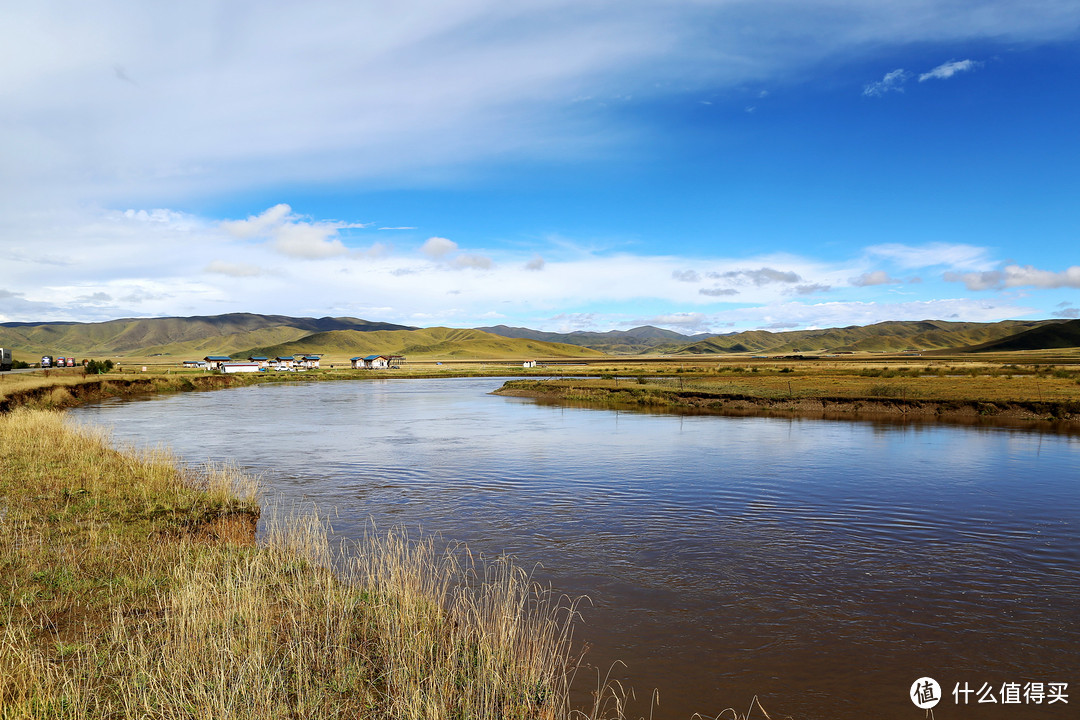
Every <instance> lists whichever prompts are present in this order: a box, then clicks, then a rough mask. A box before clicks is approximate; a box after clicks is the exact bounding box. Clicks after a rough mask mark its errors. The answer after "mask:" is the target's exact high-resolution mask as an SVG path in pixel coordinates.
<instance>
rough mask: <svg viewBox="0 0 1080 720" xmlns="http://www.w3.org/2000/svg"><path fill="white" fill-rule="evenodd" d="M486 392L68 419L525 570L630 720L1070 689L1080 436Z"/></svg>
mask: <svg viewBox="0 0 1080 720" xmlns="http://www.w3.org/2000/svg"><path fill="white" fill-rule="evenodd" d="M500 384H501V383H500V382H499V381H497V380H491V379H484V380H452V381H451V380H436V381H432V380H417V381H409V380H398V381H384V382H350V383H326V384H311V385H306V384H298V385H284V386H257V387H250V388H241V389H235V390H228V391H218V392H214V393H188V394H184V395H176V396H168V397H154V398H150V399H147V400H145V401H136V402H132V401H113V402H108V403H103V404H102V405H100V406H97V407H87V408H81V409H79V410H76V411H74V414H75V415H76V416H77V417H79V418H82V419H84V420H88V421H94V422H101V423H105V424H109V425H112V426H114V428H115V434H116V437H117V439H118V440H125V441H128V440H129V441H133V442H137V443H146V444H157V443H161V442H164V443H167V444H168V445H170V446H171V447H172V448H173V449H174V450H175V451H176V452H178V453H179V454H180V455H181V456H183V457H184V458H187V459H189V460H191V461H193V462H201V461H203V460H205V459H207V458H211V459H226V458H230V459H233V460H235V461H237V462H239V463H241V464H242V465H244V466H246V467H248V468H251V469H253V470H255V471H257V472H259V473H260V474H261V475H262V477H263V478H264V482H265V484H266V485H267V486H268V490H269V491H270V492H271V493H276V492H283V493H285V494H286V495H288V496H291V497H298V498H301V497H302V498H305V499H307V500H311V501H314V502H316V503H317V504H318V505H320V506H321V507H323V508H331V507H333V508H336V509H337V520H336V521H335V527H336V530H337V531H338V532H339V533H341V534H343V535H359V534H361V533H362V532H363V530H364V529H365V527H366V525H367V522H368V520H369V518H373V519H374V520H375V521H376V522H377V523H378V524H379V525H381V526H386V525H388V524H392V523H399V522H400V523H405V524H407V525H409V526H412V527H415V526H422V527H423V528H425V529H426V530H428V531H438V532H441V533H442V534H443V535H444V536H445V537H447V538H451V539H455V540H464V541H466V542H468V543H469V545H470V546H471V547H472V548H473V549H474V550H478V551H481V552H485V553H489V554H490V553H499V552H509V553H512V554H514V555H516V556H517V557H518V559H519V561H520V562H521V563H522V564H525V565H527V566H531V565H533V564H534V563H538V562H539V563H543V565H544V568H545V569H544V571H543V573H544V576H545V577H547V578H549V579H550V580H551V582H553V583H554V584H555V585H556V586H557V587H558V588H559V589H561V590H564V591H566V592H568V593H569V594H572V595H575V596H576V595H580V594H585V595H588V596H589V597H590V598H591V599H592V607H591V609H586V610H585V611H584V624H583V626H582V627H581V628H580V629H579V631H578V637H579V638H580V639H582V640H587V641H589V642H590V643H591V644H592V645H593V649H592V651H591V653H590V658H591V660H592V662H593V663H595V664H596V665H598V666H599V667H601V668H603V669H604V670H606V669H607V667H608V665H609V664H610V663H611V662H613V661H614V660H615V659H621V660H623V661H624V662H626V663H627V664H628V666H629V667H628V668H627V669H626V670H625V671H622V670H620V671H619V677H621V678H623V679H626V680H628V681H629V682H631V683H633V684H634V685H635V686H636V687H637V689H638V694H639V696H640V697H641V698H642V699H643V702H642V703H641V704H640V706H639V707H638V708H637V711H638V712H639V713H640V714H644V715H647V714H648V707H647V702H645V699H646V698H647V697H648V695H649V692H650V691H651V689H652V688H653V687H659V689H660V693H661V705H660V707H659V708H658V709H657V710H656V711H655V712H654V717H656V718H665V717H673V718H674V717H688V716H689V715H690V714H691V713H693V712H698V711H700V712H703V713H710V714H714V715H715V714H716V713H719V712H720V711H721V710H722V709H723V708H724V707H727V706H729V705H736V706H739V708H740V709H745V706H747V705H748V704H749V700H750V698H751V697H752V696H753V695H755V694H758V695H761V696H763V699H764V700H765V705H766V708H768V709H769V711H770V713H773V714H774V716H775V715H776V714H791V715H795V716H801V717H833V718H836V717H839V718H848V717H850V718H855V717H858V718H863V717H868V716H872V717H882V718H888V717H897V718H900V717H903V718H910V717H913V715H912V713H913V712H919V711H918V710H917V709H916V708H915V707H914V706H913V705H912V704H911V703H910V702H908V701H907V699H906V693H907V689H908V687H909V686H910V684H911V682H912V681H913V680H914V679H915V678H918V677H920V676H923V675H931V676H934V677H936V678H937V679H938V680H939V682H941V683H942V686H943V687H945V686H947V687H948V688H951V687H952V683H953V682H959V681H963V680H968V681H969V682H976V681H978V682H980V683H981V682H984V681H986V682H991V681H994V680H995V679H997V682H1004V681H1020V682H1023V681H1027V680H1034V681H1045V682H1051V681H1055V682H1057V681H1060V682H1069V681H1071V682H1073V683H1075V688H1080V659H1078V655H1077V650H1076V648H1077V647H1080V623H1078V622H1077V620H1080V612H1078V609H1080V608H1078V605H1077V600H1076V597H1077V590H1078V589H1080V571H1078V567H1080V565H1078V562H1077V561H1078V560H1080V543H1078V542H1077V540H1078V539H1080V492H1078V489H1077V477H1078V473H1077V470H1078V468H1080V463H1078V461H1077V458H1078V455H1077V452H1078V450H1080V440H1078V439H1077V438H1075V437H1066V436H1044V435H1041V434H1038V433H1030V432H1018V431H1007V430H1000V429H993V430H988V429H976V428H962V427H953V426H936V425H896V424H887V423H880V422H877V423H851V422H847V423H841V422H829V421H808V420H789V419H769V418H731V417H707V416H691V417H679V416H667V415H646V414H637V413H627V412H614V411H596V410H588V409H576V408H564V407H556V406H547V405H537V404H535V403H532V402H529V401H524V400H520V399H514V398H500V397H495V396H491V395H488V394H487V393H488V392H489V391H490V390H492V389H494V388H496V387H498V386H499V385H500ZM950 701H951V698H950ZM1067 707H1068V706H1066V709H1067ZM953 709H954V710H959V708H953ZM1001 710H1003V709H1002V708H997V709H994V708H984V707H980V708H978V713H977V715H978V717H979V718H992V717H1004V714H1000V715H998V714H995V713H996V712H998V711H1001ZM1005 710H1011V712H1012V715H1011V716H1014V715H1015V708H1012V709H1009V708H1005ZM1023 710H1024V712H1023V715H1024V717H1064V716H1065V714H1066V713H1064V712H1062V711H1061V710H1062V709H1061V708H1060V706H1057V707H1054V708H1050V707H1047V706H1043V707H1038V708H1035V707H1025V708H1024V709H1023ZM1039 713H1043V714H1042V715H1040V714H1039Z"/></svg>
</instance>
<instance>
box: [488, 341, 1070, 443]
mask: <svg viewBox="0 0 1080 720" xmlns="http://www.w3.org/2000/svg"><path fill="white" fill-rule="evenodd" d="M498 393H499V394H503V395H515V396H522V397H533V398H537V399H540V400H545V401H549V402H562V403H573V404H578V405H585V406H610V407H624V408H639V409H654V410H664V411H674V412H693V413H717V414H727V415H784V416H802V417H835V418H856V417H869V416H881V415H888V416H897V417H903V418H911V419H916V418H919V419H926V420H930V419H933V420H947V421H958V422H972V421H974V422H979V423H983V424H993V423H998V424H1008V425H1016V424H1029V425H1038V426H1041V427H1045V428H1052V429H1057V430H1060V431H1063V432H1080V365H1077V364H1055V363H1049V362H1040V363H1035V364H1030V363H1029V364H1024V365H1021V364H1017V363H991V362H985V361H981V360H980V361H978V362H970V361H967V362H965V361H962V360H945V361H931V362H927V361H919V362H916V361H914V360H908V359H906V358H905V359H901V360H894V361H893V362H892V363H890V362H889V361H878V362H854V361H846V362H841V361H836V360H823V361H793V362H788V363H784V362H782V361H781V362H778V361H752V360H749V361H743V362H736V361H728V362H724V363H701V362H696V363H695V362H672V363H668V364H666V365H661V364H651V365H633V364H623V365H622V366H619V367H615V368H612V369H610V370H608V371H607V372H604V373H602V374H601V375H600V377H594V378H572V379H571V378H558V377H551V378H548V379H544V380H535V379H532V380H526V379H521V380H512V381H509V382H507V383H506V384H505V385H504V386H503V388H501V389H500V390H499V391H498Z"/></svg>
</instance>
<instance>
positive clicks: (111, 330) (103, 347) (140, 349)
mask: <svg viewBox="0 0 1080 720" xmlns="http://www.w3.org/2000/svg"><path fill="white" fill-rule="evenodd" d="M282 328H290V329H291V331H284V330H282ZM345 329H349V330H400V329H407V327H406V326H404V325H393V324H390V323H376V322H369V321H367V320H360V319H357V318H331V317H324V318H293V317H287V316H284V315H256V314H252V313H231V314H227V315H214V316H195V317H171V318H139V319H132V318H128V319H123V320H110V321H108V322H101V323H4V324H0V347H7V348H14V349H15V350H16V351H19V352H22V353H27V354H29V355H68V354H76V355H80V356H82V355H111V356H136V355H137V356H147V355H152V354H155V353H162V354H174V355H188V354H191V353H195V354H198V353H199V352H200V351H203V354H206V352H227V351H228V349H229V348H233V349H235V350H243V349H245V348H247V347H251V346H252V345H259V344H272V343H281V342H288V341H290V340H293V339H296V338H299V337H303V336H305V335H308V334H311V333H316V332H325V331H330V330H345ZM260 331H263V334H261V335H260V334H255V335H252V336H251V337H250V338H249V339H242V338H243V336H244V334H246V333H259V332H260ZM266 331H269V332H266Z"/></svg>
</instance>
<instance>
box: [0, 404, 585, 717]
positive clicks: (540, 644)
mask: <svg viewBox="0 0 1080 720" xmlns="http://www.w3.org/2000/svg"><path fill="white" fill-rule="evenodd" d="M253 492H254V491H253V486H252V484H251V482H250V480H249V479H247V478H245V477H244V476H243V475H242V474H240V473H237V472H236V471H235V470H232V469H229V468H220V467H219V468H208V469H207V470H206V471H205V472H203V473H201V474H197V475H192V474H189V473H185V472H183V471H181V470H179V469H178V468H177V465H176V463H175V462H174V461H173V460H172V459H171V458H170V457H169V456H168V455H167V454H165V453H161V452H155V453H142V454H138V453H132V452H117V451H115V450H112V449H110V447H109V445H108V442H107V438H106V437H104V436H102V435H101V434H99V433H95V432H93V431H89V430H85V429H74V428H71V427H67V426H66V425H65V423H64V421H63V419H62V416H61V415H59V414H57V413H52V412H45V411H30V410H18V411H15V412H12V413H9V414H6V415H3V416H0V533H2V535H3V537H4V538H5V543H4V544H3V546H2V547H0V718H4V720H16V719H19V720H22V719H24V718H25V719H42V718H73V719H82V718H102V717H108V718H118V719H126V718H132V719H133V718H147V717H153V718H176V719H177V720H179V719H181V718H183V719H184V720H188V719H190V718H195V717H197V718H202V717H213V718H224V719H229V718H252V719H254V718H267V717H292V718H338V717H350V718H416V719H417V720H419V719H421V718H425V719H428V718H433V719H436V720H437V719H439V718H447V719H449V718H496V717H521V718H568V717H572V716H577V717H582V718H585V717H597V716H598V715H597V714H596V713H595V712H591V711H590V709H586V711H585V712H583V713H580V714H576V715H575V713H574V712H573V711H572V710H571V708H570V707H569V701H568V697H569V695H568V688H569V683H570V680H571V678H572V675H573V672H574V668H575V667H576V658H575V656H574V655H573V654H572V650H571V632H572V621H573V616H574V607H573V604H572V603H568V602H565V601H560V600H559V599H558V598H554V597H552V596H551V594H550V593H549V592H547V591H546V590H545V589H544V588H542V587H540V586H539V585H538V584H537V583H535V582H533V581H532V579H531V578H530V577H529V576H528V574H527V573H525V572H523V571H522V570H521V569H519V568H517V567H515V566H514V565H513V564H512V563H511V562H510V561H508V560H506V559H498V560H496V561H494V562H487V563H482V562H475V561H474V559H473V558H472V557H471V556H470V555H469V554H468V552H467V551H466V550H464V549H463V548H451V549H450V550H449V551H447V552H443V551H440V550H439V549H438V547H437V546H436V545H435V544H434V543H433V542H432V541H431V540H423V539H421V540H414V539H411V538H409V537H407V536H406V535H405V534H404V533H401V532H391V533H389V534H385V535H382V536H378V537H375V536H373V537H372V538H371V539H369V540H367V541H365V542H364V543H361V544H359V545H356V546H353V547H347V548H343V549H342V548H332V547H331V546H330V544H329V541H328V532H327V526H326V525H325V523H324V522H323V521H322V520H320V519H319V518H318V517H317V516H316V515H314V514H313V513H311V512H289V513H285V512H274V513H271V514H270V516H269V517H267V518H266V523H267V529H266V532H265V535H266V541H265V542H264V543H262V544H260V545H258V546H256V545H255V544H254V543H253V541H252V537H253V534H252V533H253V527H252V526H251V524H250V522H249V521H250V520H251V518H252V517H253V515H252V513H254V512H255V508H256V506H255V504H254V495H253ZM332 569H333V570H332ZM593 710H595V709H593Z"/></svg>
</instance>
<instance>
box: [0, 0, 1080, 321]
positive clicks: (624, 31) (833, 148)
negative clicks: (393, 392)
mask: <svg viewBox="0 0 1080 720" xmlns="http://www.w3.org/2000/svg"><path fill="white" fill-rule="evenodd" d="M26 5H27V6H26V7H19V8H12V7H5V8H4V9H0V127H2V128H3V132H2V133H0V137H2V140H0V321H41V320H78V321H98V320H107V319H112V318H118V317H140V316H162V315H207V314H219V313H225V312H261V313H280V314H289V315H310V316H324V315H351V316H356V317H363V318H367V319H370V320H380V321H389V322H398V323H403V324H408V325H418V326H432V325H446V326H452V327H476V326H482V325H492V324H498V323H503V324H508V325H520V326H529V327H533V328H538V329H545V330H556V331H570V330H609V329H625V328H629V327H633V326H636V325H642V324H653V325H659V326H663V327H668V328H671V329H676V330H680V331H683V332H730V331H732V330H743V329H752V328H766V329H794V328H812V327H829V326H837V325H851V324H868V323H872V322H879V321H883V320H914V319H927V318H933V319H951V320H971V321H995V320H1002V319H1007V318H1028V319H1035V318H1051V317H1062V318H1074V317H1080V292H1078V291H1080V253H1077V252H1076V250H1075V248H1076V247H1077V246H1078V242H1077V240H1078V237H1080V202H1078V200H1077V199H1078V198H1080V171H1078V170H1077V168H1078V167H1080V133H1078V132H1077V129H1076V128H1078V127H1080V82H1078V80H1080V42H1078V40H1080V5H1077V3H1075V2H1073V1H1070V2H1064V1H1057V0H1037V1H1035V2H1032V1H1031V0H1028V1H1026V2H1017V1H1004V0H986V1H982V2H972V1H970V0H895V1H889V0H882V1H880V2H855V1H853V0H800V1H799V2H795V1H793V0H754V1H750V0H714V1H710V0H665V1H664V2H660V1H648V2H646V1H642V0H626V1H625V2H621V3H610V2H593V1H591V0H578V1H576V2H570V1H561V0H547V1H545V2H540V1H530V0H525V1H522V2H518V3H512V4H507V3H499V2H489V1H488V0H467V1H465V0H462V1H458V2H451V3H447V2H443V3H435V2H411V1H408V0H406V1H404V2H398V3H395V4H394V6H393V7H392V8H384V7H381V5H383V4H375V3H355V2H347V3H346V2H343V3H337V2H319V3H308V4H305V5H296V4H288V3H267V2H262V3H247V2H238V1H234V2H227V3H226V2H199V1H197V0H196V1H194V2H190V3H185V4H183V5H182V6H181V5H177V6H176V7H164V8H155V7H146V8H138V7H133V6H132V4H131V3H127V2H120V1H117V2H112V3H110V2H104V3H102V4H95V5H94V7H93V8H90V7H87V6H85V4H80V3H68V2H54V3H48V4H41V5H43V6H42V7H35V6H32V5H31V4H26Z"/></svg>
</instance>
